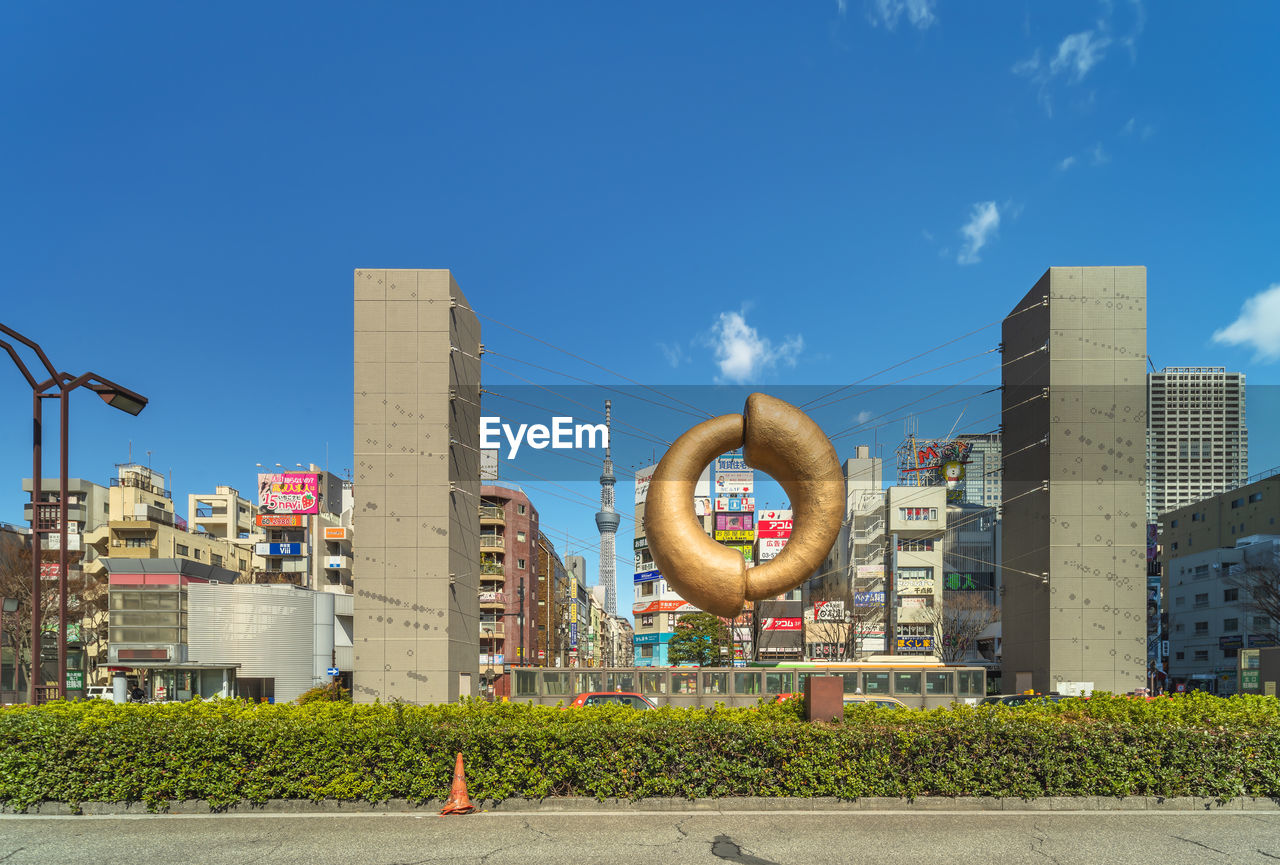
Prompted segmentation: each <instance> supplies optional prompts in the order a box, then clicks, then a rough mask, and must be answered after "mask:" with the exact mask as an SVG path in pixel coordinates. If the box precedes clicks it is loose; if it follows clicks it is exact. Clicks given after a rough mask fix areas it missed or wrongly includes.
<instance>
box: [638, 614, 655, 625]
mask: <svg viewBox="0 0 1280 865" xmlns="http://www.w3.org/2000/svg"><path fill="white" fill-rule="evenodd" d="M640 627H642V628H652V627H653V613H645V614H644V615H643V616H641V617H640Z"/></svg>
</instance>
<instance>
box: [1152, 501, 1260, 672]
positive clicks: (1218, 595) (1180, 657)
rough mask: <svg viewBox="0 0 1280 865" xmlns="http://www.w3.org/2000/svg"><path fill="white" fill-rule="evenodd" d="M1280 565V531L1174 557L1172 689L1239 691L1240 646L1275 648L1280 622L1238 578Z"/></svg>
mask: <svg viewBox="0 0 1280 865" xmlns="http://www.w3.org/2000/svg"><path fill="white" fill-rule="evenodd" d="M1273 510H1274V506H1273ZM1277 567H1280V535H1249V536H1247V537H1242V538H1239V539H1237V541H1236V543H1235V546H1233V547H1229V548H1215V549H1205V550H1200V551H1198V552H1187V553H1186V554H1184V555H1177V556H1172V557H1170V558H1169V560H1168V564H1167V566H1166V571H1165V573H1166V580H1167V583H1168V591H1167V593H1166V594H1165V598H1166V601H1167V603H1166V605H1165V606H1166V610H1167V612H1168V616H1169V630H1168V633H1169V659H1168V662H1169V670H1168V680H1167V682H1165V683H1164V685H1165V689H1166V690H1169V691H1181V690H1201V691H1209V692H1210V693H1214V694H1218V695H1219V696H1224V697H1225V696H1228V695H1230V694H1235V693H1237V692H1238V691H1239V682H1238V680H1237V673H1238V667H1239V660H1238V659H1239V654H1240V650H1241V649H1246V648H1248V649H1256V648H1263V647H1267V646H1274V645H1275V644H1276V636H1275V622H1273V621H1272V620H1271V617H1270V616H1268V615H1267V614H1266V613H1264V612H1262V611H1260V610H1257V609H1254V608H1253V606H1252V604H1251V603H1250V598H1249V593H1248V590H1247V587H1246V586H1245V585H1242V584H1241V581H1239V580H1238V579H1236V576H1237V575H1238V574H1239V573H1240V571H1241V570H1242V569H1244V568H1262V569H1268V570H1271V571H1275V570H1276V569H1277Z"/></svg>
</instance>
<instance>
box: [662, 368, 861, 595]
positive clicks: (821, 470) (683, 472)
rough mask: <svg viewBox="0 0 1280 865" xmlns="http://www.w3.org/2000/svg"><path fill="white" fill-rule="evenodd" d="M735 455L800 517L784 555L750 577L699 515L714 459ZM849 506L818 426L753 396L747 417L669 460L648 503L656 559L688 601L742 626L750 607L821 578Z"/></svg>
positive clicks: (703, 435) (682, 442) (691, 438)
mask: <svg viewBox="0 0 1280 865" xmlns="http://www.w3.org/2000/svg"><path fill="white" fill-rule="evenodd" d="M737 448H742V456H743V459H744V461H745V462H746V464H747V465H749V466H751V467H752V468H753V469H759V470H760V471H763V472H765V473H766V474H768V475H769V476H770V477H772V478H773V479H774V480H776V481H777V482H778V483H779V484H781V486H782V488H783V489H784V490H786V492H787V495H788V497H789V498H790V499H791V508H792V511H793V512H794V514H793V521H794V527H793V528H792V530H791V537H790V539H789V540H788V541H787V543H786V546H784V547H783V548H782V552H781V553H779V554H778V556H777V558H774V559H772V560H771V561H769V562H766V563H764V564H762V565H758V566H756V567H754V568H751V569H748V568H747V563H746V560H745V559H743V557H742V553H740V552H739V551H738V550H736V549H733V548H732V547H726V546H724V545H722V544H719V543H716V542H715V541H714V540H712V539H711V538H710V537H708V536H707V534H706V532H704V531H703V529H702V526H701V524H700V523H699V522H698V518H697V517H696V516H695V515H694V512H693V492H694V485H695V484H696V483H697V480H698V477H699V476H700V475H701V474H702V472H703V470H704V469H705V468H706V467H707V466H708V465H710V464H711V461H712V460H713V459H715V458H716V457H718V456H719V455H720V454H723V453H725V452H727V451H731V450H736V449H737ZM844 497H845V493H844V475H843V474H842V473H841V471H840V461H839V460H838V459H837V458H836V450H835V448H834V447H832V446H831V442H830V441H829V440H828V439H827V437H826V436H825V435H823V433H822V430H821V429H820V428H819V427H818V425H817V424H816V423H814V422H813V420H812V419H811V418H810V417H809V416H808V415H807V414H805V413H804V412H803V411H801V410H800V409H798V408H796V407H795V406H793V405H791V404H790V403H787V402H784V401H782V400H780V399H777V398H775V397H771V396H767V395H765V394H762V393H753V394H751V395H750V396H749V397H747V403H746V405H745V406H744V407H743V410H742V414H726V415H721V416H720V417H716V418H712V419H711V420H708V421H703V422H702V423H700V424H698V425H697V426H695V427H693V428H692V429H690V430H689V431H688V432H686V433H685V434H684V435H682V436H680V438H678V439H676V441H675V443H674V444H672V445H671V447H670V448H669V449H668V450H667V452H666V454H664V455H663V457H662V460H661V461H660V462H659V463H658V468H657V469H656V470H654V473H653V479H652V480H651V481H650V483H649V493H648V497H647V499H646V503H645V510H644V528H645V535H646V536H647V537H648V540H649V552H650V553H651V554H652V555H653V563H654V565H655V566H656V567H657V569H658V571H659V573H661V574H662V576H663V578H664V579H665V580H666V581H667V582H668V583H669V584H670V585H671V587H672V588H673V589H675V590H676V591H677V592H678V593H679V594H680V596H681V597H682V598H684V599H685V600H686V601H689V602H690V603H692V604H693V605H694V606H696V607H698V608H699V609H702V610H706V611H707V612H709V613H715V614H716V615H717V616H736V615H738V613H740V612H741V611H742V606H743V603H744V602H745V601H759V600H765V599H768V598H772V597H775V596H777V595H780V594H782V593H784V592H789V591H791V590H792V589H794V588H795V587H796V586H798V585H800V584H801V583H803V582H804V581H805V580H806V579H808V578H809V577H810V575H812V574H813V573H814V572H815V571H817V570H818V568H819V567H820V566H821V565H822V562H823V560H824V559H825V558H826V556H827V553H828V552H830V551H831V546H832V544H834V543H835V540H836V536H837V535H838V534H839V533H840V523H841V520H842V519H843V518H844V504H845V502H844Z"/></svg>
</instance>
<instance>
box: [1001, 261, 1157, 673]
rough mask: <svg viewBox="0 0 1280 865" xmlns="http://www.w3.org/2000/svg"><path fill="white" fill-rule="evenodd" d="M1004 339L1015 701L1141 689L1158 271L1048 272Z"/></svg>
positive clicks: (1007, 631) (1008, 618)
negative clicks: (1150, 309)
mask: <svg viewBox="0 0 1280 865" xmlns="http://www.w3.org/2000/svg"><path fill="white" fill-rule="evenodd" d="M1045 298H1047V301H1048V302H1047V305H1039V306H1037V304H1041V302H1042V300H1044V299H1045ZM1003 339H1004V344H1005V349H1004V361H1005V364H1006V365H1005V369H1004V385H1005V390H1004V395H1003V403H1004V405H1003V424H1004V441H1003V445H1004V456H1005V464H1004V468H1005V473H1004V488H1003V500H1004V550H1003V565H1004V584H1005V595H1004V599H1003V611H1002V619H1003V629H1004V632H1003V641H1002V642H1003V647H1002V661H1003V663H1002V667H1003V671H1002V672H1003V677H1004V686H1005V690H1006V691H1012V690H1015V689H1017V688H1021V687H1033V688H1035V689H1036V690H1040V691H1049V690H1053V689H1056V688H1057V687H1058V685H1059V683H1062V682H1091V683H1092V684H1093V687H1094V688H1095V689H1099V690H1108V691H1118V692H1125V691H1129V690H1132V689H1134V688H1138V687H1141V686H1143V685H1144V684H1145V682H1146V612H1145V610H1146V606H1145V604H1146V591H1145V585H1146V561H1145V556H1146V553H1145V546H1144V544H1145V523H1146V509H1145V496H1146V460H1145V455H1146V377H1145V373H1146V268H1143V267H1054V268H1050V269H1049V271H1048V272H1046V273H1045V275H1044V276H1043V277H1042V278H1041V279H1040V281H1039V282H1037V283H1036V286H1035V287H1034V288H1033V289H1032V290H1031V291H1030V292H1029V293H1028V294H1027V296H1026V297H1025V298H1023V300H1022V301H1021V302H1020V303H1019V304H1018V305H1017V306H1016V307H1015V308H1014V310H1013V312H1011V313H1010V316H1009V317H1008V318H1006V320H1005V323H1004V333H1003ZM1043 345H1047V346H1048V350H1047V351H1039V352H1037V351H1035V349H1037V348H1038V347H1040V346H1043ZM1028 353H1030V354H1029V356H1027V357H1023V355H1027V354H1028ZM1043 388H1048V394H1047V396H1046V397H1039V396H1038V395H1039V394H1040V393H1041V391H1042V389H1043ZM1042 441H1043V442H1044V443H1043V444H1042V443H1041V442H1042ZM1044 484H1047V487H1048V488H1047V490H1046V491H1040V490H1039V489H1038V488H1039V487H1041V486H1042V485H1044ZM1039 575H1045V577H1046V579H1041V577H1040V576H1039Z"/></svg>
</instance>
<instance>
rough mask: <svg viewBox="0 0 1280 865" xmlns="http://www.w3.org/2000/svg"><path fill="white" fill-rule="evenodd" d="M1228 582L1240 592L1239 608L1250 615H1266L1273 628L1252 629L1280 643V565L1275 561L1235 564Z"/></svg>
mask: <svg viewBox="0 0 1280 865" xmlns="http://www.w3.org/2000/svg"><path fill="white" fill-rule="evenodd" d="M1225 582H1226V584H1227V585H1228V586H1230V587H1232V588H1235V589H1239V590H1240V605H1241V607H1243V608H1244V609H1245V610H1246V611H1247V612H1250V613H1255V614H1257V615H1260V616H1266V617H1267V618H1268V619H1269V620H1270V625H1269V626H1268V627H1267V628H1265V629H1263V628H1250V629H1249V630H1250V631H1251V632H1252V633H1254V634H1257V635H1258V636H1263V637H1270V638H1271V639H1272V640H1273V641H1277V642H1280V628H1278V627H1277V623H1280V565H1278V564H1276V563H1274V562H1245V563H1244V564H1242V565H1233V566H1232V567H1231V569H1230V570H1229V571H1227V576H1226V579H1225Z"/></svg>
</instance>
